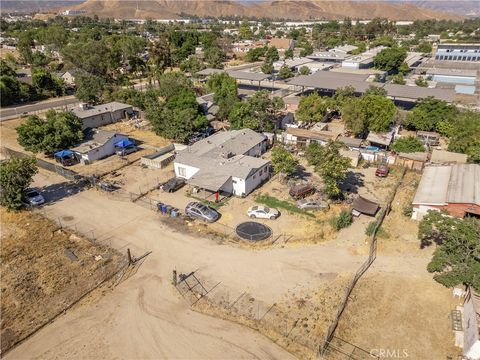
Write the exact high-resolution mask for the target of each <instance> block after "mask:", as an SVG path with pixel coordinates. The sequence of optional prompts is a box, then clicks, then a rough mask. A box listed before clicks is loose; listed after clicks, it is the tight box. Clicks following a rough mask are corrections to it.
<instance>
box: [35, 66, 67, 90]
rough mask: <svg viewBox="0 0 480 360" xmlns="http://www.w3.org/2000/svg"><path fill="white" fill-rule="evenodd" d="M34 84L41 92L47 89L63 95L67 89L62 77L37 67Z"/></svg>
mask: <svg viewBox="0 0 480 360" xmlns="http://www.w3.org/2000/svg"><path fill="white" fill-rule="evenodd" d="M32 84H33V86H34V87H35V88H36V89H37V91H38V92H40V93H41V92H43V91H46V92H48V93H53V94H55V95H57V96H59V95H63V93H64V90H65V89H64V87H65V86H64V83H63V81H62V80H61V79H59V78H57V77H56V76H54V75H52V73H50V72H48V71H46V70H41V69H36V70H34V71H33V74H32Z"/></svg>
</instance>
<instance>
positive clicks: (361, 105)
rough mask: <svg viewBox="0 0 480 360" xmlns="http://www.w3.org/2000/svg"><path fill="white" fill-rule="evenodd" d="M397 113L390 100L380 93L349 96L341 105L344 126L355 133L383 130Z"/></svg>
mask: <svg viewBox="0 0 480 360" xmlns="http://www.w3.org/2000/svg"><path fill="white" fill-rule="evenodd" d="M396 113H397V108H396V107H395V104H394V103H393V101H392V100H390V99H387V98H386V97H384V96H381V95H364V96H361V97H359V98H351V99H350V100H349V101H347V102H346V103H345V105H344V106H343V107H342V118H343V120H344V122H345V126H346V127H347V128H348V129H349V130H351V131H352V132H353V133H354V134H355V135H360V134H363V133H364V132H366V131H367V130H369V131H374V132H385V131H388V130H389V128H390V124H391V123H392V121H393V118H394V117H395V114H396Z"/></svg>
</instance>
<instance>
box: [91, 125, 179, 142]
mask: <svg viewBox="0 0 480 360" xmlns="http://www.w3.org/2000/svg"><path fill="white" fill-rule="evenodd" d="M100 129H102V130H110V131H118V132H120V133H122V134H124V135H127V136H128V137H131V138H134V139H135V140H137V141H140V142H141V143H145V144H147V145H150V146H153V147H157V148H162V147H165V146H167V145H170V143H171V142H170V141H169V140H167V139H165V138H162V137H161V136H158V135H155V133H154V132H152V131H150V130H146V129H139V128H136V127H135V126H134V124H133V123H132V122H131V121H125V122H117V123H113V124H109V125H106V126H102V127H101V128H100Z"/></svg>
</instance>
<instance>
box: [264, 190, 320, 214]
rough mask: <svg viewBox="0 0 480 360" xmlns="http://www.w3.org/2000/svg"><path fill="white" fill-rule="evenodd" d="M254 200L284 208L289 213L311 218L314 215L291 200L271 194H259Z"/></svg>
mask: <svg viewBox="0 0 480 360" xmlns="http://www.w3.org/2000/svg"><path fill="white" fill-rule="evenodd" d="M255 201H256V202H257V203H259V204H263V205H266V206H268V207H271V208H275V209H284V210H287V211H288V212H291V213H296V214H301V215H306V216H309V217H312V218H314V217H315V215H314V214H312V213H309V212H308V211H305V210H302V209H299V208H298V207H297V206H296V205H295V204H292V203H291V202H288V201H285V200H280V199H277V198H276V197H273V196H269V195H265V194H260V195H258V196H257V197H256V198H255Z"/></svg>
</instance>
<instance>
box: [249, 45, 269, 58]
mask: <svg viewBox="0 0 480 360" xmlns="http://www.w3.org/2000/svg"><path fill="white" fill-rule="evenodd" d="M266 52H267V47H266V46H264V47H258V48H253V49H250V50H248V52H247V55H246V56H245V60H246V61H248V62H255V61H258V60H260V58H261V57H262V56H264V55H265V53H266Z"/></svg>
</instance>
